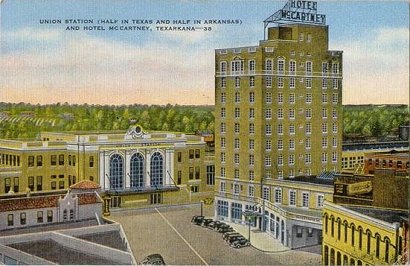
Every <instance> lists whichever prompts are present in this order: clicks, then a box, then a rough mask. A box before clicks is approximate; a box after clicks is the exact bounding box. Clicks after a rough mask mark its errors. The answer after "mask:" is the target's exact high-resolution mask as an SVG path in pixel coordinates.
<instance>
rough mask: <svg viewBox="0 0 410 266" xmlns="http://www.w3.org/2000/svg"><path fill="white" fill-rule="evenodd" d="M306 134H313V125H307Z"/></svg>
mask: <svg viewBox="0 0 410 266" xmlns="http://www.w3.org/2000/svg"><path fill="white" fill-rule="evenodd" d="M305 132H306V134H311V133H312V124H311V123H306V126H305Z"/></svg>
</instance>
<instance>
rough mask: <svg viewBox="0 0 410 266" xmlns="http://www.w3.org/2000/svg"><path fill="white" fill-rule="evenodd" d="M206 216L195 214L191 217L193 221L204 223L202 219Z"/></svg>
mask: <svg viewBox="0 0 410 266" xmlns="http://www.w3.org/2000/svg"><path fill="white" fill-rule="evenodd" d="M204 219H205V217H204V216H201V215H194V217H192V219H191V223H193V224H196V225H199V224H201V223H202V220H204Z"/></svg>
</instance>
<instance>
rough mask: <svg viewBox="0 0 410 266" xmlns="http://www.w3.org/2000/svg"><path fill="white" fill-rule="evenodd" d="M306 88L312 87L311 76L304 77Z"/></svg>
mask: <svg viewBox="0 0 410 266" xmlns="http://www.w3.org/2000/svg"><path fill="white" fill-rule="evenodd" d="M306 88H307V89H310V88H312V79H311V78H306Z"/></svg>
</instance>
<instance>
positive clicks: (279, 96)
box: [278, 92, 283, 103]
mask: <svg viewBox="0 0 410 266" xmlns="http://www.w3.org/2000/svg"><path fill="white" fill-rule="evenodd" d="M278 103H283V93H282V92H278Z"/></svg>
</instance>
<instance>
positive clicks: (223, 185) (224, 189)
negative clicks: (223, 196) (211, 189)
mask: <svg viewBox="0 0 410 266" xmlns="http://www.w3.org/2000/svg"><path fill="white" fill-rule="evenodd" d="M219 191H220V192H226V183H225V182H221V187H220V189H219Z"/></svg>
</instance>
